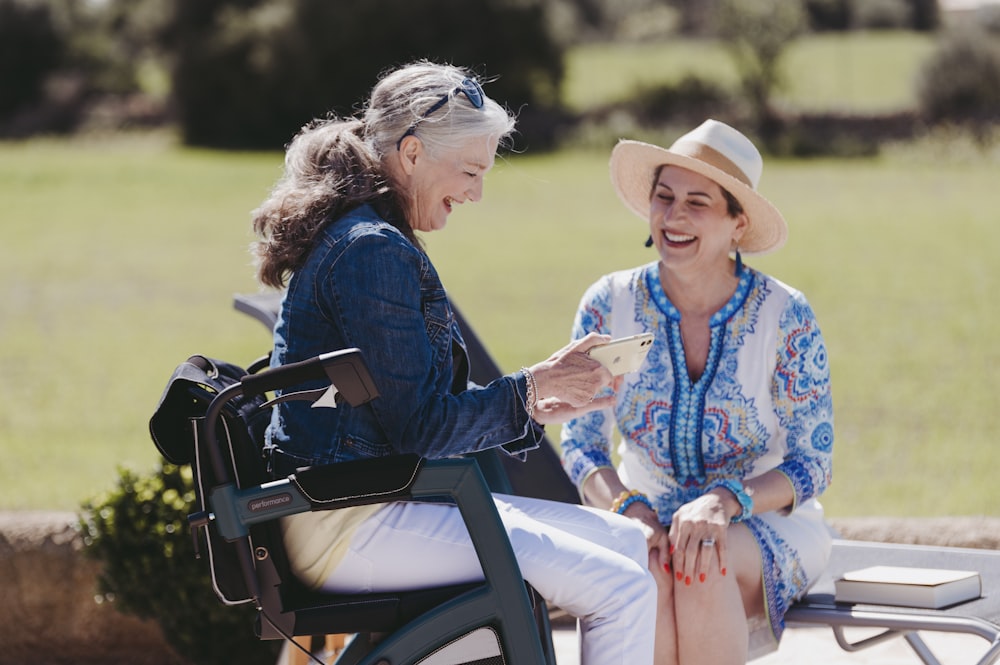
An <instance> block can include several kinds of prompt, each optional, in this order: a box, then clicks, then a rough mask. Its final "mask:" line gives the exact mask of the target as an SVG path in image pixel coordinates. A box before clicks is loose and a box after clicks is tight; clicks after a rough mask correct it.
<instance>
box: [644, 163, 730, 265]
mask: <svg viewBox="0 0 1000 665" xmlns="http://www.w3.org/2000/svg"><path fill="white" fill-rule="evenodd" d="M746 227H747V217H746V215H745V214H738V215H736V216H735V217H733V216H730V214H729V207H728V202H727V201H726V198H725V196H724V195H723V193H722V188H721V187H720V186H719V185H718V184H716V182H715V181H713V180H711V179H709V178H706V177H705V176H703V175H700V174H698V173H695V172H694V171H689V170H688V169H684V168H681V167H679V166H664V167H663V168H661V169H660V171H659V173H658V175H657V178H656V182H655V183H654V184H653V190H652V196H651V198H650V206H649V230H650V234H651V235H652V238H653V244H654V245H655V246H656V249H657V251H658V252H659V254H660V258H661V259H662V260H663V263H664V265H666V266H668V267H671V268H682V267H689V268H691V269H696V270H712V269H714V268H716V267H722V268H725V269H726V270H729V252H731V251H732V250H733V247H734V245H735V244H736V243H737V242H738V241H739V238H740V237H741V236H742V235H743V232H744V231H745V230H746Z"/></svg>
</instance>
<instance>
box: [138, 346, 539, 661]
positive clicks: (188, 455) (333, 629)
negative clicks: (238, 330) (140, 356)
mask: <svg viewBox="0 0 1000 665" xmlns="http://www.w3.org/2000/svg"><path fill="white" fill-rule="evenodd" d="M267 365H268V361H267V358H266V357H265V358H262V359H260V360H258V361H256V362H255V363H253V364H251V365H250V366H249V367H247V368H246V369H245V370H244V369H243V368H241V367H239V366H237V365H233V364H230V363H226V362H223V361H219V360H215V359H212V358H207V357H205V356H192V357H191V358H188V359H187V360H186V361H185V362H183V363H181V365H179V366H178V367H177V369H176V370H175V371H174V374H173V376H172V377H171V379H170V381H169V382H168V385H167V388H166V389H165V390H164V393H163V396H162V398H161V400H160V404H159V406H158V408H157V410H156V412H155V413H154V415H153V417H152V418H151V420H150V433H151V436H152V438H153V441H154V443H155V444H156V446H157V448H158V449H159V450H160V452H161V454H162V455H163V456H164V457H165V458H166V459H167V460H168V461H170V462H172V463H175V464H191V465H192V467H193V471H194V476H195V484H196V493H197V497H198V506H197V508H198V510H196V511H195V512H194V513H192V514H191V515H190V516H189V523H190V525H191V528H192V536H193V537H194V538H195V542H196V549H197V548H198V547H199V544H198V543H199V540H198V537H199V536H198V534H199V533H201V532H204V535H205V538H204V540H205V543H206V545H207V551H208V559H209V565H210V570H211V574H212V581H213V587H214V591H215V593H216V595H217V596H218V598H219V599H220V600H221V601H222V602H223V603H226V604H231V605H234V604H242V603H253V605H254V607H255V608H256V610H257V612H256V620H255V630H256V634H257V635H258V637H259V638H260V639H262V640H272V639H285V640H290V641H292V640H293V638H295V637H300V636H320V635H330V634H351V635H353V638H352V639H351V640H350V641H349V643H348V644H347V645H346V647H345V648H344V650H343V651H342V652H341V653H340V655H339V657H338V658H337V660H336V661H335V662H336V663H338V665H408V664H419V665H458V664H460V663H470V664H471V663H475V664H476V665H492V664H494V663H496V664H500V663H516V664H517V665H522V664H523V665H555V654H554V649H553V644H552V635H551V625H550V622H549V614H548V609H547V607H546V605H545V602H544V601H543V600H542V599H541V597H540V596H538V594H537V593H536V592H535V591H534V590H533V589H532V588H531V587H530V585H528V584H527V583H526V582H525V581H524V580H523V579H522V577H521V574H520V570H519V568H518V565H517V561H516V560H515V558H514V554H513V550H512V549H511V546H510V543H509V541H508V539H507V535H506V532H505V530H504V528H503V525H502V523H501V521H500V517H499V515H498V513H497V510H496V507H495V505H494V503H493V499H492V495H491V489H492V490H495V491H509V486H508V487H499V488H497V487H493V488H491V487H490V485H489V484H488V483H487V480H486V476H485V475H484V473H483V471H482V470H481V463H482V465H483V466H485V467H486V468H487V469H490V475H492V476H493V477H494V478H497V479H498V481H497V482H502V481H503V475H502V467H500V466H499V460H497V459H496V457H497V455H496V454H495V453H492V452H491V453H489V454H483V453H480V454H477V455H475V456H468V457H462V458H452V459H443V460H425V459H421V458H419V457H417V456H414V455H401V456H393V457H388V458H381V459H366V460H359V461H356V462H347V463H340V464H334V465H329V466H322V467H310V468H303V469H298V470H296V472H295V473H293V474H291V475H289V476H288V477H285V478H281V479H278V480H272V479H270V478H269V477H268V474H267V470H266V461H265V459H264V454H263V448H262V442H263V432H264V429H265V427H266V424H267V421H268V420H269V417H270V416H269V414H270V407H271V406H272V405H273V404H275V403H277V402H279V401H286V400H293V399H294V400H307V401H311V402H313V403H314V404H316V403H317V402H319V403H320V404H325V405H327V406H335V405H336V404H338V403H343V402H345V401H346V402H347V403H348V404H350V405H351V406H359V405H361V404H364V403H365V402H367V401H369V400H371V399H374V398H375V397H377V396H378V390H377V386H375V385H374V383H373V382H372V379H371V376H370V375H369V373H368V371H367V368H366V367H365V364H364V359H363V356H362V353H361V351H359V350H358V349H345V350H341V351H335V352H332V353H327V354H323V355H321V356H318V357H315V358H313V359H310V360H307V361H303V362H300V363H295V364H292V365H287V366H283V367H276V368H268V367H267ZM315 381H321V382H322V384H323V387H321V388H319V389H314V390H309V391H301V392H293V393H283V394H282V395H281V397H278V398H274V399H270V400H269V399H268V398H267V397H268V394H269V393H272V392H273V391H275V390H277V389H283V388H287V387H289V386H294V385H299V384H302V383H304V382H315ZM477 458H478V459H477ZM441 499H445V500H448V501H451V502H453V503H454V504H455V505H457V507H458V509H459V511H460V513H461V515H462V518H463V520H464V522H465V524H466V527H467V529H468V532H469V536H470V538H471V540H472V542H473V544H474V545H475V548H476V551H477V554H478V556H479V560H480V563H481V565H482V569H483V573H484V580H483V581H482V582H478V583H471V584H462V585H455V586H447V587H433V588H427V589H420V590H416V591H405V592H400V593H371V594H331V593H325V592H317V591H314V590H311V589H307V588H305V587H304V585H302V584H301V583H300V582H299V581H298V579H297V578H296V577H295V576H294V575H293V574H292V572H291V569H290V567H289V563H288V560H287V558H286V555H285V550H284V546H283V543H282V538H281V532H280V528H279V524H278V519H279V518H281V517H285V516H288V515H293V514H297V513H301V512H305V511H313V510H337V509H342V508H346V507H349V506H358V505H365V504H372V503H384V502H393V501H421V500H441ZM296 647H298V645H297V644H296ZM298 648H301V647H298ZM314 661H315V662H322V661H320V660H318V659H316V658H314Z"/></svg>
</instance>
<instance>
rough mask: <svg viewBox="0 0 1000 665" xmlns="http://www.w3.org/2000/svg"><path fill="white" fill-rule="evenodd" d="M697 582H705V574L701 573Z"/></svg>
mask: <svg viewBox="0 0 1000 665" xmlns="http://www.w3.org/2000/svg"><path fill="white" fill-rule="evenodd" d="M698 581H699V582H704V581H705V573H702V574H701V575H699V576H698Z"/></svg>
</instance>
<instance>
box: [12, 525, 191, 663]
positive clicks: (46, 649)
mask: <svg viewBox="0 0 1000 665" xmlns="http://www.w3.org/2000/svg"><path fill="white" fill-rule="evenodd" d="M76 520H77V518H76V515H74V514H73V513H51V512H11V513H3V512H0V589H2V591H0V595H2V598H3V600H2V602H0V665H26V664H28V663H30V664H31V665H180V664H181V663H183V661H182V659H180V658H179V657H178V656H177V655H176V654H175V653H174V652H173V651H172V650H171V649H170V647H169V646H168V645H167V643H166V642H165V641H164V639H163V636H162V635H161V634H160V630H159V627H158V626H157V625H156V623H155V622H150V621H142V620H139V619H137V618H135V617H131V616H126V615H124V614H121V613H120V612H118V611H117V610H115V609H114V607H113V606H112V605H110V604H108V603H102V604H98V603H97V602H96V601H95V596H96V595H97V586H96V584H97V582H96V580H97V574H98V572H99V570H100V563H99V562H96V561H92V560H90V559H87V558H86V557H84V556H83V553H82V551H81V550H82V548H83V540H82V538H81V536H80V534H79V532H78V531H77V530H76V528H75V525H76Z"/></svg>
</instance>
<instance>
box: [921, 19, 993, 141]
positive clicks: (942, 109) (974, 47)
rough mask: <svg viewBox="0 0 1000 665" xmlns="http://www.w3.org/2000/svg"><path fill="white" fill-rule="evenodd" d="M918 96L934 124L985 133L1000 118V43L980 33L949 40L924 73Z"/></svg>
mask: <svg viewBox="0 0 1000 665" xmlns="http://www.w3.org/2000/svg"><path fill="white" fill-rule="evenodd" d="M917 96H918V100H919V104H920V111H921V113H922V115H923V116H924V118H925V119H926V120H927V121H928V122H930V123H955V124H961V125H966V126H969V127H971V128H973V129H976V130H977V131H978V130H981V129H983V128H985V127H986V126H988V125H990V124H992V123H995V122H996V121H997V120H998V119H1000V43H997V40H996V38H995V37H992V36H990V35H989V34H987V33H984V32H982V31H980V30H965V31H960V32H956V33H954V34H952V35H951V36H949V37H948V38H946V39H945V40H944V41H943V42H942V43H941V45H940V46H939V47H938V49H937V51H936V52H935V53H934V54H932V55H931V56H930V58H929V59H928V61H927V62H926V63H925V64H924V65H923V67H922V68H921V71H920V79H919V82H918V88H917Z"/></svg>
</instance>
